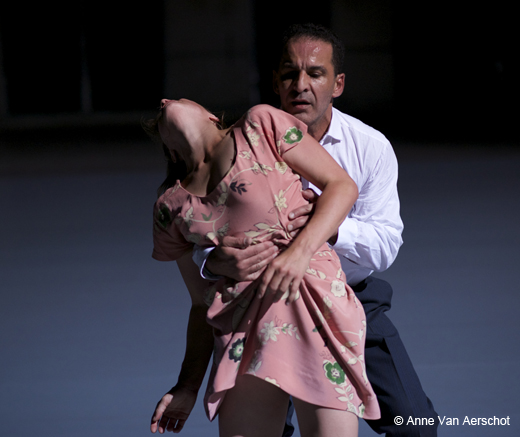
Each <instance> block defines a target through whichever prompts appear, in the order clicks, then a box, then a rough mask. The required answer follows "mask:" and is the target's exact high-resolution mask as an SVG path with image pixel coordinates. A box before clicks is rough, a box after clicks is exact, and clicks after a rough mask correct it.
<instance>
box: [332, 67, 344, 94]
mask: <svg viewBox="0 0 520 437" xmlns="http://www.w3.org/2000/svg"><path fill="white" fill-rule="evenodd" d="M344 89H345V73H340V74H338V75H337V76H336V78H335V79H334V92H333V93H332V97H339V96H341V95H342V94H343V90H344Z"/></svg>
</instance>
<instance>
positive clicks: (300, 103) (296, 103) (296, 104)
mask: <svg viewBox="0 0 520 437" xmlns="http://www.w3.org/2000/svg"><path fill="white" fill-rule="evenodd" d="M310 105H311V104H310V103H309V102H308V101H307V100H293V101H292V102H291V106H292V107H293V108H294V109H298V110H304V109H307V108H308V107H309V106H310Z"/></svg>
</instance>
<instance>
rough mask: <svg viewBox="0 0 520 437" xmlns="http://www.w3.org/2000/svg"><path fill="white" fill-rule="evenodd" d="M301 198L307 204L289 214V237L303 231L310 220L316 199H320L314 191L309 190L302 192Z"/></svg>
mask: <svg viewBox="0 0 520 437" xmlns="http://www.w3.org/2000/svg"><path fill="white" fill-rule="evenodd" d="M302 196H303V198H304V199H305V200H307V201H308V202H309V203H308V204H307V205H305V206H300V207H299V208H296V209H295V210H293V211H291V212H290V213H289V220H290V221H289V226H288V229H289V231H290V232H289V233H290V234H291V237H295V236H296V234H297V233H298V232H299V231H300V230H301V229H303V228H304V227H305V225H306V224H307V222H308V221H309V220H310V219H311V217H312V214H313V213H314V208H315V207H316V201H317V200H318V197H320V196H319V195H318V194H316V193H315V192H314V190H311V189H310V188H307V189H306V190H303V191H302Z"/></svg>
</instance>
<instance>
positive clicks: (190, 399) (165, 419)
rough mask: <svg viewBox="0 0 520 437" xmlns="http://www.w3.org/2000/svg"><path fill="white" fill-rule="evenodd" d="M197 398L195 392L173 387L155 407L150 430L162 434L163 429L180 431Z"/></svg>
mask: <svg viewBox="0 0 520 437" xmlns="http://www.w3.org/2000/svg"><path fill="white" fill-rule="evenodd" d="M196 400H197V392H196V391H193V390H189V389H187V388H182V387H177V386H176V387H173V388H172V389H171V390H170V391H169V392H168V393H166V394H165V395H164V396H163V397H162V399H161V400H160V401H159V403H158V404H157V406H156V407H155V411H154V413H153V416H152V424H151V426H150V431H152V432H154V433H155V432H157V430H159V433H160V434H164V432H165V431H171V432H174V433H178V432H181V430H182V428H183V427H184V424H185V423H186V420H188V417H189V415H190V413H191V410H192V409H193V407H194V405H195V401H196Z"/></svg>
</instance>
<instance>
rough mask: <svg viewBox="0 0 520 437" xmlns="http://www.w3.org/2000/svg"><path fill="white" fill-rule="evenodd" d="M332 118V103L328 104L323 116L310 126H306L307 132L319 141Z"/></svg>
mask: <svg viewBox="0 0 520 437" xmlns="http://www.w3.org/2000/svg"><path fill="white" fill-rule="evenodd" d="M331 120H332V105H330V106H329V107H328V108H327V110H326V111H325V113H324V114H323V116H322V117H321V118H320V119H319V120H317V121H316V122H315V123H313V124H312V125H311V126H308V131H307V133H308V134H309V135H310V136H311V137H313V138H314V139H315V140H316V141H318V142H320V141H321V139H322V138H323V136H324V135H325V134H326V133H327V131H328V130H329V126H330V122H331Z"/></svg>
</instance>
